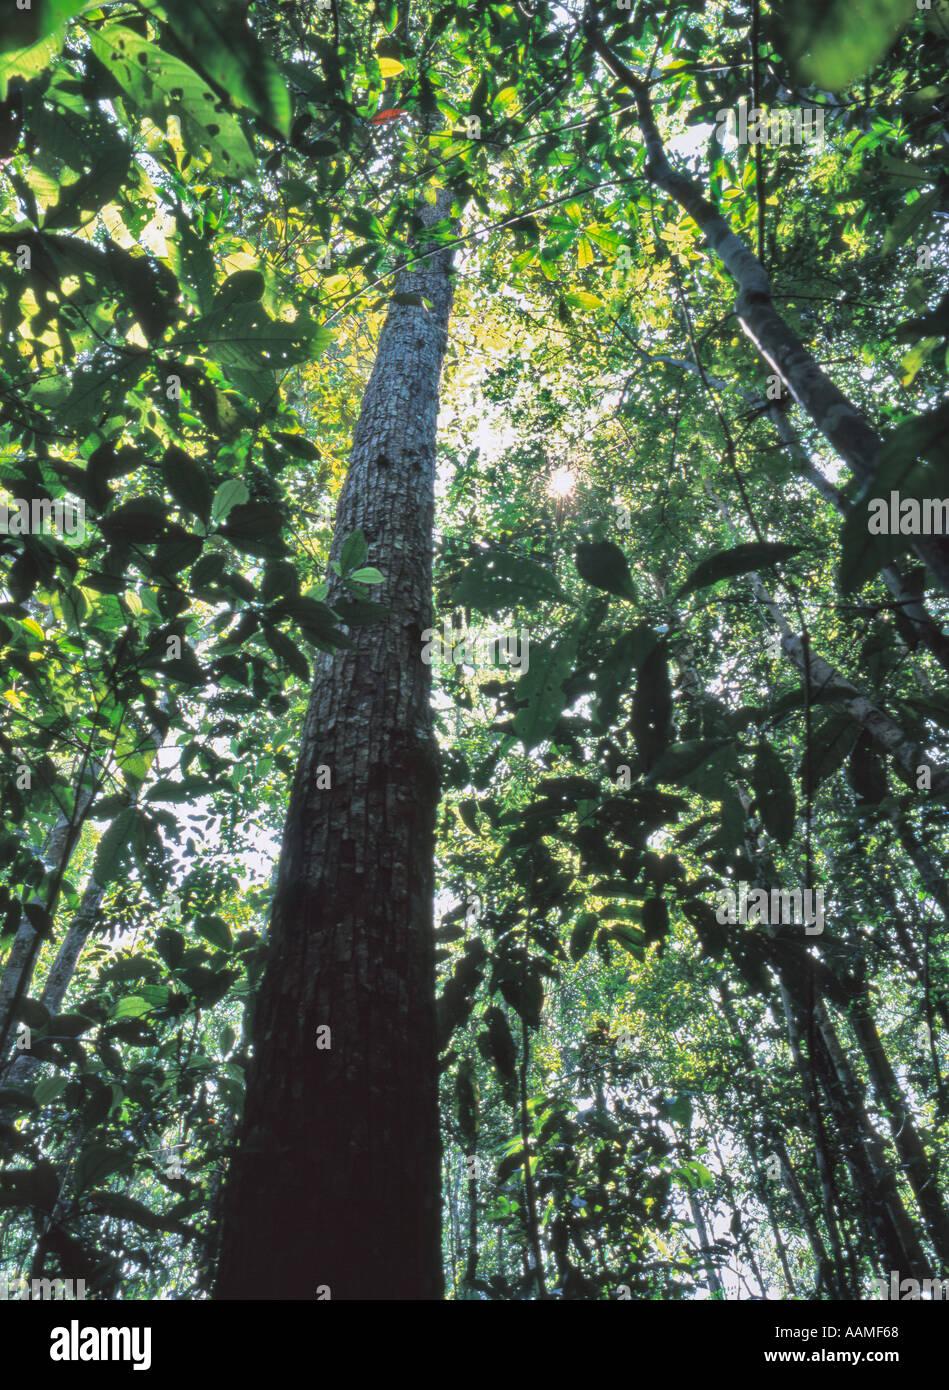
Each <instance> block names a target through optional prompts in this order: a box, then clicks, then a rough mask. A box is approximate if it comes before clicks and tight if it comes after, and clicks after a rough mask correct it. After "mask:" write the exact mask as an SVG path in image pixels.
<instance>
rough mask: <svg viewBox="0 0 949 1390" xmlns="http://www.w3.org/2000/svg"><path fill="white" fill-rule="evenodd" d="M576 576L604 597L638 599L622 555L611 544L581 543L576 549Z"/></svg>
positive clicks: (617, 548) (605, 542)
mask: <svg viewBox="0 0 949 1390" xmlns="http://www.w3.org/2000/svg"><path fill="white" fill-rule="evenodd" d="M576 564H577V573H578V574H579V576H580V578H581V579H585V580H586V582H587V583H588V584H592V585H593V586H594V587H595V588H597V589H603V590H605V591H606V593H608V594H616V596H617V597H618V598H625V599H628V600H629V601H630V602H632V603H635V602H636V601H637V599H638V594H637V592H636V585H635V584H634V583H633V576H632V575H631V574H630V572H629V564H628V562H627V559H626V556H625V555H624V554H623V552H622V551H621V550H620V548H619V546H618V545H615V544H614V543H613V541H581V542H580V544H579V545H578V546H577V555H576Z"/></svg>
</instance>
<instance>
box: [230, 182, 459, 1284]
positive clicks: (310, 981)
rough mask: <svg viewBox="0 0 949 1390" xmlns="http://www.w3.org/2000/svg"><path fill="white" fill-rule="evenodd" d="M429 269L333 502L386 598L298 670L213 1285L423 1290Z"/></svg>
mask: <svg viewBox="0 0 949 1390" xmlns="http://www.w3.org/2000/svg"><path fill="white" fill-rule="evenodd" d="M446 202H447V200H446V199H444V198H443V197H440V198H439V201H438V203H437V204H436V205H435V208H434V209H432V208H428V209H427V210H426V211H424V212H423V220H424V221H426V223H428V224H431V223H432V222H433V221H434V220H435V219H436V217H440V216H442V215H443V214H444V213H445V211H446V210H447V207H446ZM450 262H451V258H450V255H449V254H448V253H446V252H437V253H436V254H434V255H432V256H430V257H429V258H428V259H426V260H422V261H419V262H417V263H416V264H415V265H413V266H411V267H410V268H408V269H407V270H406V271H404V272H403V274H402V275H401V276H400V278H399V281H398V284H397V292H398V294H399V295H400V296H404V295H407V294H412V295H420V296H422V297H423V298H424V299H426V300H428V301H429V302H430V304H431V308H430V309H426V308H422V307H418V306H417V305H413V304H406V303H404V302H403V303H396V302H393V303H392V305H391V306H390V309H389V313H388V316H387V318H386V322H385V326H384V328H383V330H382V334H381V336H380V340H379V348H378V352H377V356H376V362H375V366H374V368H373V372H372V376H371V379H370V381H369V384H368V386H367V388H366V392H365V394H364V396H363V401H362V409H361V412H360V417H359V423H358V425H357V428H356V433H355V438H354V442H353V450H352V455H351V459H350V467H349V472H348V474H347V477H346V482H345V484H344V487H343V490H342V493H341V496H340V499H339V505H338V507H337V513H336V526H335V535H334V539H333V550H332V557H333V559H337V560H338V558H339V555H340V551H341V548H342V544H343V542H344V540H345V539H346V537H347V536H349V535H350V533H351V532H353V531H355V530H357V529H360V528H361V529H362V531H363V532H364V534H365V537H366V540H367V542H368V545H369V560H370V561H371V562H372V563H374V564H377V565H378V566H379V567H381V569H382V570H383V571H384V573H385V575H386V581H385V584H384V585H383V586H382V588H381V592H380V594H379V597H380V598H381V599H382V600H383V601H384V602H385V603H387V604H388V607H389V612H388V615H387V616H386V617H385V618H384V619H383V620H382V622H381V623H379V624H376V625H374V626H371V627H366V628H355V629H354V630H353V632H352V634H351V635H352V642H353V646H352V649H351V650H349V651H346V652H343V653H341V654H338V655H336V656H334V657H333V658H332V659H323V660H321V661H319V662H318V664H317V667H316V670H315V673H314V680H313V687H312V690H311V694H310V702H309V708H308V710H307V716H306V722H305V726H304V729H303V734H302V738H301V745H300V755H299V761H298V764H297V771H296V777H295V780H294V784H293V789H292V792H291V797H290V805H289V810H288V813H287V821H286V826H285V829H284V837H283V845H282V849H281V856H280V868H279V875H278V882H277V891H276V894H275V898H274V906H273V914H272V919H271V925H270V941H269V951H268V961H267V965H266V967H265V971H264V976H263V979H262V981H261V986H260V990H259V993H258V997H257V999H256V1004H255V1014H254V1034H253V1037H254V1055H253V1058H252V1062H251V1066H250V1069H249V1076H248V1089H247V1099H246V1105H245V1109H244V1115H243V1119H242V1125H241V1136H240V1140H239V1144H238V1149H237V1153H236V1155H235V1157H234V1159H233V1161H232V1165H231V1171H230V1173H229V1175H228V1178H227V1182H226V1187H225V1194H224V1202H223V1218H222V1230H221V1254H220V1262H219V1268H218V1278H217V1285H216V1289H215V1297H216V1298H218V1299H239V1298H248V1299H249V1298H255V1299H259V1298H271V1299H276V1298H280V1299H291V1298H297V1299H312V1298H314V1297H316V1296H317V1292H316V1291H317V1289H318V1288H320V1287H321V1286H328V1288H329V1290H330V1297H331V1298H334V1299H440V1298H441V1297H442V1293H443V1276H442V1261H441V1233H440V1201H439V1186H440V1182H439V1179H440V1170H441V1162H440V1152H439V1150H440V1144H439V1131H438V1110H437V1085H436V1082H437V1054H436V1043H435V1000H434V947H433V927H432V898H433V874H434V868H433V857H434V826H435V814H436V809H437V803H438V785H439V772H438V754H437V748H436V744H435V739H434V733H433V727H432V716H431V709H430V701H429V692H430V670H429V667H428V666H427V665H425V664H424V663H423V661H422V660H421V645H420V643H421V637H422V633H423V632H424V630H425V629H427V628H429V627H430V626H431V567H432V523H433V515H434V480H435V427H436V417H437V414H438V388H439V377H440V373H441V366H442V359H443V355H444V350H445V342H446V336H447V326H448V319H449V313H450V307H451V300H452V285H451V264H450ZM339 593H340V590H339V587H338V586H335V587H334V588H333V589H332V590H331V597H330V600H329V601H330V602H333V601H334V598H335V597H336V596H338V595H339ZM327 1029H328V1030H330V1031H329V1033H327V1032H326V1030H327ZM327 1043H328V1044H329V1045H328V1046H327ZM275 1252H278V1253H279V1257H278V1258H275ZM323 1296H324V1297H325V1294H324V1295H323Z"/></svg>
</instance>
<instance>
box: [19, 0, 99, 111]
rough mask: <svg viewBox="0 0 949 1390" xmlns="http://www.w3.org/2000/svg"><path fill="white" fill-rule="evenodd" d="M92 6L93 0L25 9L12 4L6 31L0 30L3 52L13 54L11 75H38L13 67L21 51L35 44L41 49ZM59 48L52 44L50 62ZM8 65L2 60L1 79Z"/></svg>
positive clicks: (39, 2)
mask: <svg viewBox="0 0 949 1390" xmlns="http://www.w3.org/2000/svg"><path fill="white" fill-rule="evenodd" d="M91 3H92V0H30V3H29V5H28V6H26V7H24V8H21V7H20V6H19V5H14V4H11V5H10V6H9V7H8V9H7V10H6V12H5V14H4V17H3V28H2V30H0V53H4V54H9V55H10V57H9V59H7V60H6V61H8V62H10V65H11V66H10V76H13V75H14V72H16V73H18V74H19V75H22V76H27V77H32V76H34V75H35V71H30V69H25V70H24V69H23V68H18V69H14V67H13V64H14V63H15V62H16V60H17V59H21V58H22V56H23V55H22V53H20V52H19V51H18V50H22V49H27V50H29V49H30V48H31V47H32V46H33V45H35V46H36V48H39V47H40V46H41V44H42V41H43V40H46V39H48V37H49V36H52V35H53V33H54V31H55V30H57V29H59V28H60V26H61V25H63V24H64V23H65V22H66V20H68V19H72V17H73V15H77V14H80V13H81V12H82V11H83V10H84V9H86V8H87V7H88V6H89V5H90V4H91ZM58 47H59V45H58V44H57V43H50V45H49V49H48V57H47V62H48V61H49V58H50V57H52V55H53V54H54V53H55V52H56V50H57V48H58ZM4 66H5V64H4V62H3V61H0V76H2V75H3V72H4ZM44 66H45V64H44ZM36 71H39V69H37V70H36ZM0 97H2V98H4V99H5V97H6V90H5V88H4V89H3V90H2V91H0Z"/></svg>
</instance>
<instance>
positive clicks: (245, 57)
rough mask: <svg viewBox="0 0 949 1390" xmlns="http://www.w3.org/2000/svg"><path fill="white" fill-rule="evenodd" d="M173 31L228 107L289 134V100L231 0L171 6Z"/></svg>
mask: <svg viewBox="0 0 949 1390" xmlns="http://www.w3.org/2000/svg"><path fill="white" fill-rule="evenodd" d="M173 14H174V25H175V29H176V31H177V33H178V35H179V37H180V38H181V40H182V41H183V42H184V43H185V44H186V45H187V46H188V47H189V48H190V49H191V53H192V56H193V59H194V60H195V61H196V62H197V63H199V64H200V66H201V68H202V70H203V71H204V72H206V73H207V74H208V76H209V77H211V78H213V79H214V81H215V82H216V83H217V84H218V86H220V87H222V88H223V89H224V91H225V92H227V94H228V96H229V97H230V99H231V100H232V101H233V102H236V103H237V105H239V106H247V107H250V109H251V110H252V111H256V112H257V114H258V115H260V116H263V118H264V120H265V121H268V122H269V123H270V125H272V126H274V127H275V128H276V129H277V130H279V131H280V133H281V134H282V135H289V134H290V118H291V107H290V94H289V92H288V91H287V88H286V84H285V83H284V81H283V79H282V77H281V76H280V73H279V71H278V69H277V67H276V65H275V63H274V61H273V59H272V58H271V57H270V55H269V54H268V53H267V51H266V49H265V48H264V47H263V46H262V44H261V43H260V40H259V39H258V38H257V36H256V34H255V33H254V31H253V29H252V28H251V27H250V25H249V24H248V23H247V18H246V15H247V9H246V6H244V5H242V4H239V3H236V0H224V3H216V0H175V4H174V7H173Z"/></svg>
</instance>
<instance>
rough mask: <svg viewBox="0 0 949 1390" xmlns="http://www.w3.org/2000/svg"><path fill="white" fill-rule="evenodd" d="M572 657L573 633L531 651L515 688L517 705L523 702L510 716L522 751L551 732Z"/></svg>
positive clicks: (563, 697) (560, 709)
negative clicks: (526, 667)
mask: <svg viewBox="0 0 949 1390" xmlns="http://www.w3.org/2000/svg"><path fill="white" fill-rule="evenodd" d="M576 654H577V633H576V632H575V631H573V630H571V631H569V632H568V633H567V635H566V636H565V637H564V638H563V639H562V641H560V642H558V643H556V644H554V645H551V644H549V643H545V644H544V645H543V646H541V647H539V648H538V647H534V648H533V649H532V650H531V653H530V665H529V667H528V669H527V671H526V672H525V673H524V675H523V676H521V678H520V680H519V681H518V682H517V686H516V687H515V690H516V697H517V699H518V701H519V702H521V701H525V700H526V702H527V704H526V707H525V708H523V709H519V710H518V711H517V714H516V715H515V716H514V732H515V734H516V735H517V737H518V738H519V739H520V740H521V742H522V743H523V744H524V747H525V748H526V749H528V750H530V749H531V748H536V747H537V745H538V743H541V742H542V741H543V740H544V739H545V738H548V737H549V736H550V734H551V733H552V732H553V728H554V725H555V724H556V723H557V720H558V719H559V718H560V716H561V714H562V713H563V708H564V705H565V704H566V701H567V697H566V694H565V693H564V689H563V686H564V681H565V680H566V679H567V677H568V676H569V675H570V673H571V671H572V670H573V663H574V659H575V657H576Z"/></svg>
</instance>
